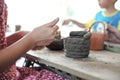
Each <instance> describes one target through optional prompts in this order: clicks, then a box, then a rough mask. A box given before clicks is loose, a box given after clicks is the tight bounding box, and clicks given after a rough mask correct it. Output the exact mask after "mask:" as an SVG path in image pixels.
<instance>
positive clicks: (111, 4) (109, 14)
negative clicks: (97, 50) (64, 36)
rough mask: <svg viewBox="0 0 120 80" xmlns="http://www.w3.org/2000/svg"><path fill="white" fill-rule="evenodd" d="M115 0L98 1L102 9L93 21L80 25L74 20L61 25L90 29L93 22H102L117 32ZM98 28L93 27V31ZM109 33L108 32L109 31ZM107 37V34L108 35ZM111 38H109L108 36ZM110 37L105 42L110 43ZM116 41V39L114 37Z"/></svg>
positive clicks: (118, 13)
mask: <svg viewBox="0 0 120 80" xmlns="http://www.w3.org/2000/svg"><path fill="white" fill-rule="evenodd" d="M116 1H117V0H98V3H99V6H100V7H101V8H102V11H99V12H98V13H97V14H96V15H95V17H94V18H93V19H91V20H90V21H88V22H86V23H80V22H78V21H76V20H72V19H67V20H64V21H63V25H67V24H68V23H69V22H72V23H73V24H76V25H78V26H80V27H83V28H85V27H90V26H91V24H92V23H94V22H95V21H102V22H104V23H106V24H109V25H111V26H112V27H115V28H116V29H117V30H120V11H119V10H117V9H116V8H115V3H116ZM97 29H98V27H95V26H94V27H93V30H97ZM109 32H110V31H109ZM108 35H109V33H108ZM110 37H111V36H110ZM110 37H108V36H107V38H106V40H107V41H111V40H112V39H109V38H110ZM115 38H116V39H118V38H117V37H115ZM114 42H116V43H120V40H119V39H118V40H115V41H114Z"/></svg>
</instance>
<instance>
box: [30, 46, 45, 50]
mask: <svg viewBox="0 0 120 80" xmlns="http://www.w3.org/2000/svg"><path fill="white" fill-rule="evenodd" d="M44 47H45V46H34V47H33V48H32V50H41V49H43V48H44Z"/></svg>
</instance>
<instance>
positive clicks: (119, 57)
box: [28, 48, 120, 80]
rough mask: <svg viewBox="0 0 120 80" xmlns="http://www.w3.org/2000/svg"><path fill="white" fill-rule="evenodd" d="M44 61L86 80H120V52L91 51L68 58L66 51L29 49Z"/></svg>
mask: <svg viewBox="0 0 120 80" xmlns="http://www.w3.org/2000/svg"><path fill="white" fill-rule="evenodd" d="M28 54H29V55H32V56H34V57H37V58H39V59H40V60H41V62H42V63H45V64H47V65H50V66H53V67H55V68H58V69H60V70H63V71H65V72H68V73H70V74H72V75H75V76H78V77H80V78H83V79H86V80H120V54H117V53H112V52H109V51H90V54H89V57H88V58H84V59H73V58H68V57H66V56H65V55H64V51H50V50H48V49H47V48H45V49H43V50H40V51H29V52H28Z"/></svg>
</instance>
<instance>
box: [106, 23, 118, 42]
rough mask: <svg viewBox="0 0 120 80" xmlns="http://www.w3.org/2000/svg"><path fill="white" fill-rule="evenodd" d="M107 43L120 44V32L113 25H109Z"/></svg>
mask: <svg viewBox="0 0 120 80" xmlns="http://www.w3.org/2000/svg"><path fill="white" fill-rule="evenodd" d="M107 32H108V33H107V36H106V41H110V42H114V43H120V31H119V30H118V29H116V28H114V27H113V26H111V25H107Z"/></svg>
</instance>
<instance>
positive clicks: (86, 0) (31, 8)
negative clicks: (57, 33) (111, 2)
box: [6, 0, 120, 30]
mask: <svg viewBox="0 0 120 80" xmlns="http://www.w3.org/2000/svg"><path fill="white" fill-rule="evenodd" d="M6 3H7V4H8V11H9V15H8V24H9V25H10V27H11V28H13V29H14V26H15V25H16V24H20V25H22V27H23V28H22V29H24V30H31V29H32V28H33V27H36V26H38V25H42V24H43V23H45V22H48V21H50V20H52V19H54V18H56V17H60V22H59V23H58V25H59V26H61V22H62V21H63V20H64V19H66V18H73V19H76V20H79V21H81V22H85V21H87V20H89V19H90V18H92V17H93V16H94V15H95V13H96V12H97V11H98V10H99V9H100V8H99V6H98V3H97V0H6ZM116 7H117V8H118V9H120V0H119V1H118V2H117V4H116Z"/></svg>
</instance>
